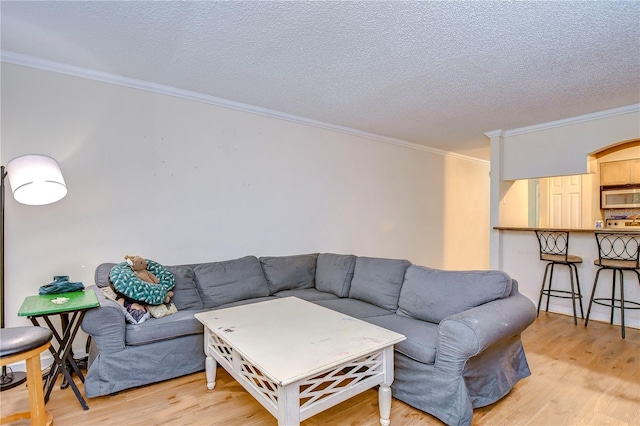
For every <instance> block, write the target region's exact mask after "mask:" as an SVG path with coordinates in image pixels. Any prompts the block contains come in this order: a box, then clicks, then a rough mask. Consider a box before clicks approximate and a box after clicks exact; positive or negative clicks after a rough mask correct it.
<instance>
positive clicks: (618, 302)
mask: <svg viewBox="0 0 640 426" xmlns="http://www.w3.org/2000/svg"><path fill="white" fill-rule="evenodd" d="M603 269H611V273H612V278H611V297H610V298H608V297H595V294H596V287H597V285H598V278H599V276H600V272H601V271H602V270H603ZM625 270H626V271H631V272H634V273H635V274H636V276H637V277H638V284H639V285H640V273H639V272H638V271H637V270H636V269H617V268H600V269H598V272H596V277H595V280H594V282H593V290H591V298H590V299H589V307H588V308H587V317H586V318H585V321H584V326H585V327H586V326H587V324H589V316H590V315H591V307H592V305H593V304H594V303H596V304H598V305H602V306H608V307H609V308H611V315H610V318H609V324H613V314H614V310H615V309H620V325H621V328H622V338H623V339H624V338H625V332H624V327H625V324H624V310H625V309H640V303H638V302H634V301H631V300H625V298H624V273H623V271H625ZM616 272H617V273H618V274H619V276H620V298H619V299H616Z"/></svg>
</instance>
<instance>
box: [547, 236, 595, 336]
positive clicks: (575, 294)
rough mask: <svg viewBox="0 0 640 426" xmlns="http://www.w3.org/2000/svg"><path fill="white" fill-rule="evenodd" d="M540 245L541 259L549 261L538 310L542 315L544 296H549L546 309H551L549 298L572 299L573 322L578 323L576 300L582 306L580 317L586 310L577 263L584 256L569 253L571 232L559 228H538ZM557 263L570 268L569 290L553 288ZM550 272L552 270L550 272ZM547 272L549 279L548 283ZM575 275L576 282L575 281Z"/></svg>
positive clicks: (580, 261)
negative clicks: (541, 308) (583, 305)
mask: <svg viewBox="0 0 640 426" xmlns="http://www.w3.org/2000/svg"><path fill="white" fill-rule="evenodd" d="M535 233H536V237H537V238H538V245H539V248H540V260H542V261H545V262H548V263H547V266H546V267H545V269H544V276H543V277H542V287H540V297H539V298H538V312H537V315H540V306H541V305H542V297H543V296H546V297H547V305H546V311H547V312H548V311H549V299H551V298H552V297H559V298H562V299H571V306H572V308H573V323H574V324H575V325H578V314H577V311H576V302H577V303H578V305H579V306H580V317H581V318H584V310H583V307H582V293H581V291H580V279H579V278H578V267H577V266H576V265H577V264H580V263H582V258H581V257H580V256H576V255H573V254H569V253H568V252H569V232H568V231H558V230H536V231H535ZM556 265H562V266H566V267H568V268H569V280H570V284H571V287H570V289H569V290H563V289H560V288H552V286H551V283H552V281H553V271H554V268H555V266H556ZM549 272H551V273H550V274H549ZM547 274H548V275H549V281H548V285H547ZM574 277H575V283H574Z"/></svg>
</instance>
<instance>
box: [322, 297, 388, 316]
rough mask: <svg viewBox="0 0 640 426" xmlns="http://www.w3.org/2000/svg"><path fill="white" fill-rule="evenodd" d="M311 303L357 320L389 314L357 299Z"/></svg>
mask: <svg viewBox="0 0 640 426" xmlns="http://www.w3.org/2000/svg"><path fill="white" fill-rule="evenodd" d="M312 302H313V303H315V304H316V305H320V306H324V307H325V308H329V309H332V310H334V311H337V312H340V313H342V314H345V315H349V316H351V317H354V318H359V319H362V318H368V317H375V316H378V315H388V314H389V313H390V312H389V311H388V310H387V309H382V308H381V307H379V306H376V305H372V304H371V303H367V302H363V301H361V300H357V299H333V300H314V301H312Z"/></svg>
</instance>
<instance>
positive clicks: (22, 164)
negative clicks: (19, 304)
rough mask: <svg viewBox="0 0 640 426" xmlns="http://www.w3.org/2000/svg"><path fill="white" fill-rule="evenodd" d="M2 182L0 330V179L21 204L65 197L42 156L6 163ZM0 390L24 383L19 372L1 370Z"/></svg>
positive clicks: (57, 174) (53, 164) (0, 296)
mask: <svg viewBox="0 0 640 426" xmlns="http://www.w3.org/2000/svg"><path fill="white" fill-rule="evenodd" d="M0 176H1V177H2V183H1V185H0V188H1V189H0V192H1V193H0V204H1V206H0V211H1V216H2V217H1V218H0V222H2V224H1V225H0V248H2V252H1V253H0V303H1V304H2V308H1V309H0V328H4V315H5V309H4V303H5V302H4V291H5V287H4V202H5V197H4V195H5V194H4V189H5V185H4V180H5V178H7V179H8V180H9V185H10V186H11V189H12V191H13V198H15V200H16V201H17V202H19V203H21V204H29V205H33V206H40V205H44V204H50V203H55V202H56V201H58V200H61V199H62V198H64V196H65V195H67V186H66V185H65V183H64V178H63V177H62V172H61V171H60V166H59V165H58V162H57V161H56V160H54V159H53V158H51V157H47V156H45V155H23V156H21V157H17V158H14V159H13V160H11V161H9V163H8V164H7V167H6V168H5V167H4V166H1V167H0ZM1 380H2V381H1V382H0V390H6V389H11V388H13V387H16V386H18V385H19V384H21V383H24V381H25V375H24V373H22V372H16V373H13V372H11V373H9V374H7V367H2V377H1Z"/></svg>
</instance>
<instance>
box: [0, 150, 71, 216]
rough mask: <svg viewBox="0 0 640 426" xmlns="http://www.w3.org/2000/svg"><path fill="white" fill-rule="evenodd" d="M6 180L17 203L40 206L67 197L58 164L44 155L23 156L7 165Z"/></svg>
mask: <svg viewBox="0 0 640 426" xmlns="http://www.w3.org/2000/svg"><path fill="white" fill-rule="evenodd" d="M7 178H8V179H9V185H10V186H11V190H12V191H13V197H14V198H15V199H16V201H17V202H19V203H22V204H29V205H33V206H40V205H43V204H50V203H55V202H56V201H58V200H61V199H62V198H64V196H65V195H67V186H66V185H65V183H64V178H63V177H62V172H61V171H60V166H59V165H58V162H57V161H56V160H54V159H53V158H51V157H47V156H46V155H23V156H22V157H17V158H14V159H13V160H11V161H9V164H7Z"/></svg>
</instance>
